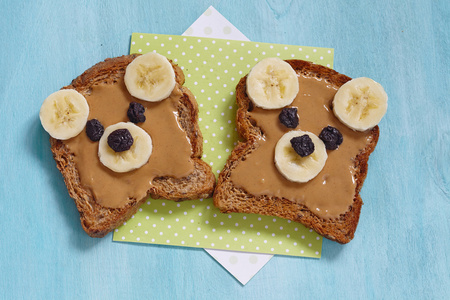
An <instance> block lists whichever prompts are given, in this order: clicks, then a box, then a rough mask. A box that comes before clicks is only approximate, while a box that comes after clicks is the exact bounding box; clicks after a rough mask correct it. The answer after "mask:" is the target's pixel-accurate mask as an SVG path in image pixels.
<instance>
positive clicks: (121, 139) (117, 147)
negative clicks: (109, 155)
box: [108, 128, 134, 152]
mask: <svg viewBox="0 0 450 300" xmlns="http://www.w3.org/2000/svg"><path fill="white" fill-rule="evenodd" d="M133 142H134V140H133V137H132V136H131V133H130V131H129V130H128V129H126V128H123V129H117V130H114V131H113V132H111V134H110V135H109V136H108V145H109V147H111V149H113V150H114V151H116V152H122V151H126V150H129V149H130V148H131V146H132V145H133Z"/></svg>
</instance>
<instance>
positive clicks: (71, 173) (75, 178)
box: [50, 54, 216, 237]
mask: <svg viewBox="0 0 450 300" xmlns="http://www.w3.org/2000/svg"><path fill="white" fill-rule="evenodd" d="M137 56H138V55H137V54H135V55H126V56H121V57H115V58H109V59H106V60H105V61H103V62H100V63H98V64H96V65H94V66H93V67H91V68H90V69H88V70H86V71H85V72H84V73H83V74H82V75H80V76H79V77H77V78H76V79H74V80H73V81H72V83H71V84H70V85H68V86H65V87H64V89H75V90H77V91H78V92H80V93H81V94H84V95H88V94H89V93H90V89H91V87H92V86H94V85H96V84H98V83H103V84H115V83H116V81H117V79H118V78H123V76H124V75H125V69H126V67H127V66H128V64H129V63H131V62H132V61H133V59H134V58H136V57H137ZM172 65H173V67H174V70H175V76H176V82H177V84H178V85H179V86H180V89H181V91H182V92H183V97H181V99H180V101H179V103H178V106H177V110H178V116H179V117H178V121H179V125H180V126H181V127H182V128H183V130H184V131H185V132H186V135H187V137H188V138H189V141H190V144H191V147H192V155H191V160H192V161H193V163H194V171H193V172H192V173H191V174H190V175H189V176H187V177H183V178H171V177H157V178H155V179H154V180H153V182H152V186H151V187H150V189H149V190H148V191H147V193H148V196H151V197H153V198H165V199H169V200H175V201H181V200H188V199H199V198H208V197H211V195H212V193H213V191H214V186H215V181H216V180H215V176H214V174H213V172H212V170H211V167H210V166H209V165H208V164H207V163H205V162H204V161H202V160H201V155H202V151H203V137H202V134H201V131H200V128H199V125H198V107H197V102H196V100H195V97H194V96H193V95H192V93H191V92H190V91H189V90H188V89H187V88H186V87H183V86H182V85H183V84H184V75H183V72H182V70H181V69H180V68H179V67H178V66H177V65H175V64H173V63H172ZM50 144H51V151H52V153H53V157H54V159H55V161H56V165H57V167H58V169H59V170H60V171H61V173H62V175H63V177H64V182H65V184H66V186H67V189H68V192H69V195H70V197H72V198H73V200H74V201H75V204H76V206H77V209H78V211H79V213H80V221H81V225H82V227H83V229H84V230H85V231H86V233H87V234H88V235H89V236H91V237H104V236H105V235H106V234H108V233H109V232H110V231H112V230H113V229H114V228H116V227H118V226H119V225H121V224H122V223H123V222H125V221H126V220H128V219H129V218H130V217H131V216H132V215H133V214H134V213H135V212H136V211H137V210H138V208H139V206H140V205H141V204H142V203H143V202H144V201H145V200H146V199H147V197H144V198H143V199H127V200H126V202H125V204H124V205H123V206H122V207H120V208H108V207H104V206H101V205H99V204H98V203H97V202H96V199H95V198H94V196H93V193H92V192H91V191H90V190H89V189H87V188H85V187H84V186H83V185H82V184H81V183H80V177H79V173H78V170H77V166H76V164H75V162H74V155H75V154H74V153H72V152H71V150H70V149H69V148H68V147H67V145H66V144H65V143H64V141H61V140H57V139H54V138H52V137H50Z"/></svg>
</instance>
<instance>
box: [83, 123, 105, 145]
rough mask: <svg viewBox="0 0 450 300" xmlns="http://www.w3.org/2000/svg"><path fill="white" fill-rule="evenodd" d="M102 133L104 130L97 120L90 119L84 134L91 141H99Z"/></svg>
mask: <svg viewBox="0 0 450 300" xmlns="http://www.w3.org/2000/svg"><path fill="white" fill-rule="evenodd" d="M103 132H105V129H104V128H103V125H102V123H100V121H99V120H97V119H92V120H89V121H87V122H86V134H87V136H88V138H89V139H90V140H91V141H93V142H97V141H99V140H100V138H101V137H102V135H103Z"/></svg>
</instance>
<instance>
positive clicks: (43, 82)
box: [0, 0, 450, 299]
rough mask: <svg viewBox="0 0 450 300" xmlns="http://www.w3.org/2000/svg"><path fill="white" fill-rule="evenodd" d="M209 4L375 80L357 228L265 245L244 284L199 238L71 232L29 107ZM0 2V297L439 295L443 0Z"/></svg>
mask: <svg viewBox="0 0 450 300" xmlns="http://www.w3.org/2000/svg"><path fill="white" fill-rule="evenodd" d="M209 5H213V6H214V7H215V8H216V9H217V10H218V11H219V12H220V13H221V14H223V15H224V16H225V17H226V18H227V19H229V20H230V21H231V22H232V23H233V24H234V25H235V26H236V27H237V28H238V29H240V30H241V31H242V32H243V33H244V34H245V35H246V36H247V37H248V38H249V39H251V40H252V41H260V42H273V43H285V44H296V45H305V46H317V47H321V46H322V47H332V48H334V49H335V63H334V67H335V69H336V70H337V71H338V72H340V73H343V74H346V75H348V76H350V77H360V76H366V77H371V78H373V79H375V80H377V81H379V82H380V83H381V84H383V86H384V87H385V89H386V91H387V93H388V95H389V108H388V113H387V115H386V116H385V118H384V119H383V120H382V122H381V124H380V133H381V134H380V139H379V142H378V145H377V148H376V150H375V152H374V153H373V155H372V156H371V157H370V160H369V174H368V177H367V179H366V181H365V184H364V188H363V190H362V192H361V196H362V198H363V199H364V200H365V201H364V202H365V205H364V206H363V208H362V213H361V218H360V222H359V226H358V229H357V234H356V238H355V239H353V241H352V242H351V243H350V244H348V245H345V246H342V245H339V244H337V243H333V242H329V241H324V244H323V252H322V258H321V259H320V260H313V259H304V258H293V257H281V256H278V257H275V258H273V259H272V260H271V261H270V262H269V263H268V264H267V265H266V266H265V267H264V268H263V269H262V270H261V271H260V272H259V273H258V274H257V275H256V276H255V277H254V278H253V279H252V280H251V281H250V282H249V283H248V284H247V285H246V286H245V287H242V286H241V285H240V284H239V283H238V282H237V281H236V280H235V279H233V277H231V276H230V275H229V274H228V273H227V272H226V271H225V270H224V269H223V268H222V267H221V266H220V265H219V264H217V263H216V262H215V261H214V260H213V259H212V258H210V257H209V256H208V255H207V254H206V253H205V252H204V251H202V250H198V249H184V248H179V247H165V246H147V245H132V244H122V243H120V244H119V243H112V242H111V237H110V236H109V237H106V238H104V239H101V240H98V239H91V238H89V237H88V236H86V235H85V233H84V232H83V231H82V230H81V229H80V228H79V226H78V222H79V221H78V213H77V210H76V208H75V206H74V205H73V203H72V200H71V199H70V198H69V196H68V193H67V190H66V188H65V186H64V183H63V180H62V178H61V175H60V174H59V172H58V170H57V169H56V166H55V163H54V161H53V159H52V156H51V153H50V151H49V147H50V145H49V142H48V135H47V134H46V133H45V132H44V131H43V129H42V128H41V126H40V123H39V118H38V111H39V108H40V105H41V103H42V101H43V99H45V97H46V96H48V95H49V94H50V93H52V92H54V91H55V90H57V89H59V88H60V87H62V86H64V85H67V84H69V83H70V81H71V80H72V79H73V78H75V77H76V76H77V75H78V74H80V73H81V72H82V71H83V70H85V69H87V68H88V67H90V66H92V65H94V64H95V63H97V62H99V61H102V60H104V59H105V58H107V57H115V56H119V55H123V54H127V53H128V50H129V41H130V36H131V33H132V32H149V33H162V34H181V33H183V32H184V30H186V29H187V28H188V27H189V25H190V24H192V23H193V22H194V21H195V20H196V19H197V17H198V16H199V15H200V14H201V13H203V12H204V11H205V10H206V9H207V8H208V7H209ZM175 8H176V9H175ZM0 16H1V18H0V27H1V28H2V30H1V31H0V40H1V41H2V47H1V48H0V49H1V54H2V56H1V57H2V58H1V59H0V69H1V70H2V76H1V79H2V80H0V112H1V113H0V121H1V124H2V135H1V136H2V143H1V144H2V147H1V150H0V170H1V173H0V195H1V197H0V198H1V199H0V216H1V217H0V228H1V229H2V233H1V242H0V269H1V270H2V272H1V276H0V298H1V299H21V298H26V299H70V298H78V299H79V298H82V297H83V298H88V299H103V298H106V299H114V298H125V297H127V298H155V299H171V298H172V299H173V298H184V299H205V298H206V299H208V298H216V299H221V298H226V299H243V298H244V299H283V298H296V297H302V298H306V299H311V298H321V299H324V298H332V299H335V298H345V299H448V298H449V295H450V273H449V272H450V271H449V270H450V256H449V254H448V253H449V251H448V249H450V239H449V236H450V222H449V216H450V184H449V182H450V171H449V170H450V159H449V158H450V157H449V153H450V146H449V145H450V122H449V121H448V120H449V116H450V105H449V101H448V97H449V92H450V77H449V76H448V69H449V67H450V58H449V55H448V49H449V48H450V30H449V28H450V23H449V20H450V4H449V2H448V1H445V0H413V1H408V2H407V3H400V2H399V1H397V2H394V1H387V0H380V1H367V0H364V1H340V2H337V1H281V0H267V1H256V0H249V1H218V0H214V1H190V2H189V3H184V2H181V1H174V0H168V1H128V2H122V1H117V0H114V1H48V2H44V1H35V2H31V1H22V2H21V1H16V2H7V1H0Z"/></svg>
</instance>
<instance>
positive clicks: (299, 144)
mask: <svg viewBox="0 0 450 300" xmlns="http://www.w3.org/2000/svg"><path fill="white" fill-rule="evenodd" d="M291 145H292V148H294V150H295V152H297V154H298V155H300V156H301V157H306V156H308V155H310V154H312V153H313V152H314V143H313V141H312V140H311V138H310V137H309V136H308V135H307V134H304V135H302V136H296V137H295V138H292V139H291Z"/></svg>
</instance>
